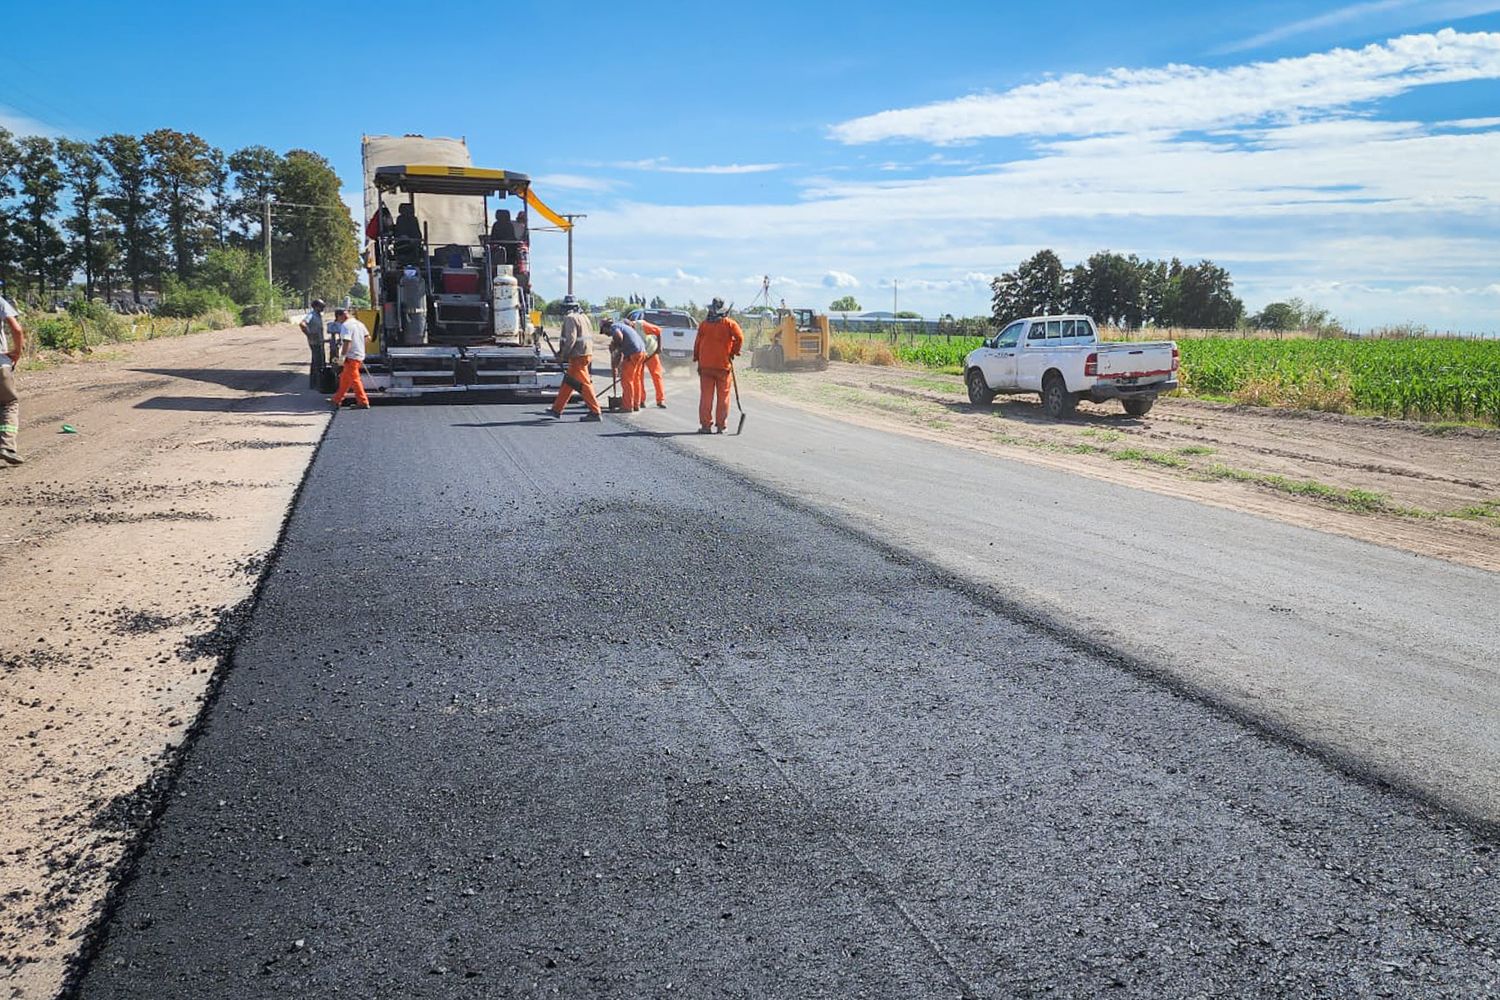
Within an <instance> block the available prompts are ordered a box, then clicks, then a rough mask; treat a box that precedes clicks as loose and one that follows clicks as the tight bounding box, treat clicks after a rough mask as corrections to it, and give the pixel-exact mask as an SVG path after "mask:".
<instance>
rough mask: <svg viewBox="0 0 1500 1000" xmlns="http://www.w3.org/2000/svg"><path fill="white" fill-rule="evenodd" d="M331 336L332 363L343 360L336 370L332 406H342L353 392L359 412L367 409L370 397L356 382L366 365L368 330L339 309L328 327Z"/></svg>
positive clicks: (359, 383) (362, 386)
mask: <svg viewBox="0 0 1500 1000" xmlns="http://www.w3.org/2000/svg"><path fill="white" fill-rule="evenodd" d="M329 332H331V333H332V334H333V338H334V339H333V353H334V360H335V361H338V360H339V359H340V358H342V359H343V367H342V368H340V370H339V387H338V391H337V392H335V393H334V394H333V405H334V407H335V408H337V407H340V406H342V405H343V404H344V397H345V396H346V395H348V394H349V393H350V392H351V391H352V392H353V393H354V401H355V404H356V405H357V406H358V407H359V408H360V409H361V410H368V409H369V408H370V397H369V396H366V395H365V386H364V383H363V382H361V381H360V380H359V369H360V368H361V367H362V366H363V365H364V363H365V340H366V339H367V338H368V337H369V336H370V331H369V330H367V329H365V325H364V324H363V323H361V322H360V321H359V320H357V319H355V318H354V317H353V316H350V315H349V310H348V309H345V308H344V307H343V306H339V307H338V308H337V309H335V310H334V311H333V326H332V327H330V328H329Z"/></svg>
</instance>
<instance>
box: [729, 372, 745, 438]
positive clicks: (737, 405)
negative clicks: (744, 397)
mask: <svg viewBox="0 0 1500 1000" xmlns="http://www.w3.org/2000/svg"><path fill="white" fill-rule="evenodd" d="M729 384H730V385H732V386H734V406H735V409H737V410H739V411H740V422H739V425H738V426H737V427H735V429H734V434H735V436H736V437H738V436H739V434H740V432H741V431H743V430H744V429H745V407H744V404H742V403H741V402H740V380H739V378H738V377H736V376H735V374H734V362H733V361H730V362H729Z"/></svg>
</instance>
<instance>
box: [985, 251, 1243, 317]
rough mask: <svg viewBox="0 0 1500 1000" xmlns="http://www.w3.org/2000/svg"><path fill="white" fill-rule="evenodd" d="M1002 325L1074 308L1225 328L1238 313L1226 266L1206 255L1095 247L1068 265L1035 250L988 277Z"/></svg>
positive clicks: (1090, 313) (1098, 314)
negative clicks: (1188, 257) (1165, 255)
mask: <svg viewBox="0 0 1500 1000" xmlns="http://www.w3.org/2000/svg"><path fill="white" fill-rule="evenodd" d="M990 290H991V291H992V292H993V293H994V298H993V300H992V309H991V311H992V313H993V315H994V321H995V322H996V323H997V324H1000V325H1002V326H1003V325H1004V324H1006V323H1009V322H1011V321H1012V320H1015V319H1020V318H1022V317H1024V316H1043V315H1051V314H1054V313H1081V314H1085V315H1088V316H1092V317H1093V318H1094V320H1095V321H1096V322H1098V323H1101V324H1104V325H1107V326H1115V327H1119V328H1121V329H1136V328H1139V327H1142V326H1157V327H1183V328H1192V329H1203V330H1227V329H1231V328H1233V327H1235V326H1237V325H1238V324H1239V322H1240V320H1241V319H1242V318H1243V317H1244V315H1245V304H1244V303H1243V302H1241V301H1240V300H1239V299H1238V298H1236V297H1235V295H1234V281H1233V279H1231V278H1230V276H1229V272H1228V271H1227V270H1225V269H1224V268H1222V267H1220V266H1219V265H1217V264H1215V263H1214V262H1213V261H1211V260H1203V261H1199V262H1198V263H1197V264H1188V265H1184V264H1183V263H1182V261H1180V260H1178V259H1176V258H1175V257H1174V258H1173V259H1172V260H1171V261H1165V260H1143V259H1141V258H1139V257H1137V256H1136V255H1135V254H1130V255H1128V256H1127V255H1124V254H1118V253H1111V252H1110V251H1108V250H1102V251H1100V252H1099V253H1096V254H1094V255H1093V256H1091V257H1090V258H1089V259H1088V260H1087V261H1084V262H1083V263H1080V264H1075V265H1074V266H1073V267H1065V266H1063V262H1062V260H1061V258H1059V257H1058V256H1057V254H1056V253H1054V252H1053V251H1051V250H1042V251H1040V252H1038V253H1036V254H1034V255H1033V256H1031V257H1030V258H1028V259H1027V260H1025V261H1023V262H1022V263H1021V265H1020V266H1019V267H1017V268H1016V269H1015V270H1014V271H1007V272H1006V273H1005V274H1002V275H1001V276H1000V277H998V278H996V279H995V280H994V281H992V282H991V283H990Z"/></svg>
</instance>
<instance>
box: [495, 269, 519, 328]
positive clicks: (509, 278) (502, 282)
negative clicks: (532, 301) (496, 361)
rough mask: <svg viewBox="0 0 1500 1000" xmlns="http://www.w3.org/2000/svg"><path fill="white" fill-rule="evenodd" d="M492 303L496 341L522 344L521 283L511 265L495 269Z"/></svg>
mask: <svg viewBox="0 0 1500 1000" xmlns="http://www.w3.org/2000/svg"><path fill="white" fill-rule="evenodd" d="M490 293H491V301H492V302H493V306H494V313H495V339H496V340H498V341H499V342H500V343H502V344H519V343H520V342H521V294H520V283H519V282H517V281H516V278H515V275H514V274H513V273H512V268H511V266H510V265H509V264H500V265H497V266H496V267H495V280H494V281H493V282H492V283H491V285H490Z"/></svg>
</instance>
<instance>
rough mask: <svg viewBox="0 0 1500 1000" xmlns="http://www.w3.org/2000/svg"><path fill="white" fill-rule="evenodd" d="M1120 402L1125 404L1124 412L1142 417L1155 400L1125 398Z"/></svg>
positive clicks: (1149, 409) (1149, 410) (1148, 411)
mask: <svg viewBox="0 0 1500 1000" xmlns="http://www.w3.org/2000/svg"><path fill="white" fill-rule="evenodd" d="M1121 402H1122V403H1123V404H1124V406H1125V412H1126V413H1128V414H1130V415H1131V416H1132V417H1144V416H1145V415H1146V414H1148V413H1150V412H1151V405H1152V404H1153V403H1155V402H1156V400H1154V399H1125V400H1121Z"/></svg>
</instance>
